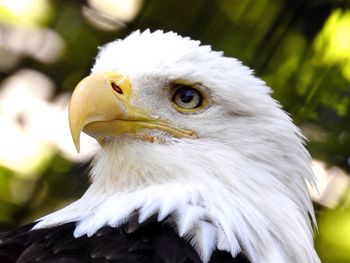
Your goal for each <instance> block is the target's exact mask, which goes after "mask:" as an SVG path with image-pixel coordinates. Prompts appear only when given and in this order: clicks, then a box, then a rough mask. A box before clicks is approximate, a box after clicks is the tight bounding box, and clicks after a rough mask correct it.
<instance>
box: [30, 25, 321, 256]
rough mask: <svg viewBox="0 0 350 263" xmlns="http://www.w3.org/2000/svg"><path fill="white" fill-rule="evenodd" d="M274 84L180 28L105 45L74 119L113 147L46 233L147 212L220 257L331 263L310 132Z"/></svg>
mask: <svg viewBox="0 0 350 263" xmlns="http://www.w3.org/2000/svg"><path fill="white" fill-rule="evenodd" d="M270 93H271V90H270V88H268V87H267V86H266V84H265V82H264V81H262V80H261V79H259V78H257V77H255V76H254V75H253V72H252V70H250V69H249V68H248V67H246V66H243V65H242V63H241V62H240V61H238V60H237V59H234V58H230V57H225V56H224V55H223V53H222V52H216V51H213V50H212V49H211V47H210V46H206V45H200V42H199V41H194V40H191V39H190V38H188V37H181V36H179V35H177V34H176V33H173V32H168V33H163V32H162V31H156V32H153V33H151V32H150V31H148V30H147V31H144V32H140V31H136V32H134V33H132V34H131V35H129V36H128V37H126V38H125V39H124V40H116V41H114V42H111V43H109V44H107V45H105V46H103V47H101V49H100V52H99V54H98V56H97V58H96V62H95V65H94V66H93V68H92V70H91V75H90V76H88V77H86V78H85V79H83V80H82V81H81V82H80V83H79V84H78V86H77V87H76V89H75V90H74V93H73V95H72V98H71V101H70V107H69V121H70V127H71V133H72V136H73V140H74V143H75V145H76V147H77V149H78V150H79V136H80V133H81V132H85V133H87V134H88V135H91V136H92V137H94V138H96V140H98V142H99V143H100V144H101V146H102V147H101V150H100V152H99V153H98V154H97V155H96V156H95V158H94V161H93V164H92V169H91V172H90V174H91V182H92V183H91V186H90V188H89V189H88V190H87V192H86V193H85V195H84V196H83V197H82V198H81V199H79V200H78V201H76V202H75V203H73V204H72V205H70V206H68V207H66V208H64V209H62V210H60V211H58V212H56V213H53V214H51V215H49V216H47V217H44V218H43V219H41V220H40V221H39V223H38V224H37V226H36V227H38V228H40V227H44V226H48V225H53V224H57V223H60V222H70V221H75V222H77V227H76V229H75V236H82V235H85V234H86V235H88V236H92V235H94V233H95V232H96V231H97V230H99V229H100V228H102V227H103V226H106V225H109V226H118V225H121V224H123V223H125V222H127V221H128V220H130V217H131V215H132V214H134V213H135V211H136V212H137V220H138V223H142V222H145V221H146V220H147V219H149V218H150V217H152V216H153V217H154V216H155V217H156V218H157V220H158V221H159V222H165V223H166V224H169V225H171V226H172V227H173V228H174V230H175V231H176V232H177V233H178V235H179V236H180V237H183V238H184V239H186V240H188V241H189V242H190V243H191V245H192V246H193V247H194V248H195V249H196V250H197V252H198V253H199V254H200V256H201V259H202V260H203V261H204V262H208V261H209V259H210V256H211V254H212V253H213V251H214V250H216V249H218V250H224V251H228V252H229V253H231V254H232V255H233V256H235V255H237V254H238V253H240V252H243V253H244V254H245V255H246V256H247V257H248V258H249V260H250V261H251V262H319V259H318V257H317V254H316V252H315V250H314V248H313V235H312V224H313V223H312V222H311V223H310V220H309V218H310V217H311V219H312V220H311V221H313V222H315V218H314V212H313V208H312V203H311V201H310V197H309V193H308V190H307V185H306V184H307V182H308V183H310V184H314V181H315V180H314V176H313V173H312V170H311V168H310V156H309V154H308V152H307V151H306V149H305V148H304V140H303V136H302V135H301V133H300V131H299V129H298V128H297V127H296V126H295V125H294V124H293V123H292V121H291V119H290V117H289V116H288V115H287V114H286V113H285V112H284V111H283V110H282V109H281V106H280V104H279V103H278V102H277V101H275V100H274V99H273V98H271V96H270Z"/></svg>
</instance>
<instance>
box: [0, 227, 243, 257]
mask: <svg viewBox="0 0 350 263" xmlns="http://www.w3.org/2000/svg"><path fill="white" fill-rule="evenodd" d="M33 225H34V224H29V225H25V226H22V227H19V228H17V229H15V230H12V231H9V232H5V233H2V234H0V262H1V263H13V262H18V263H31V262H40V263H44V262H45V263H80V262H81V263H89V262H93V263H134V262H138V263H150V262H159V263H192V262H193V263H200V262H202V261H201V260H200V258H199V256H198V254H197V252H196V251H195V250H194V249H193V248H192V247H191V246H190V244H189V243H188V242H187V241H185V240H184V239H182V238H180V237H179V236H178V235H177V234H176V233H175V231H174V230H173V229H172V228H170V227H169V226H167V225H165V224H162V223H157V222H150V223H147V224H145V225H143V226H140V227H139V228H137V229H136V230H134V231H133V230H132V229H130V225H129V224H126V225H124V226H121V227H118V228H112V227H104V228H102V229H100V230H99V231H98V232H97V233H96V234H95V235H93V236H92V237H87V236H83V237H80V238H74V236H73V231H74V229H75V223H66V224H63V225H59V226H55V227H51V228H46V229H39V230H33V231H31V228H32V227H33ZM210 262H211V263H214V262H220V263H229V262H230V263H247V262H249V261H248V260H247V259H246V257H244V256H243V255H241V254H239V255H237V257H236V258H232V256H231V255H230V254H229V253H227V252H222V251H215V252H214V254H213V256H212V258H211V260H210Z"/></svg>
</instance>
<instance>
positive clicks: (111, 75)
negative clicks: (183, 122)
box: [69, 72, 195, 152]
mask: <svg viewBox="0 0 350 263" xmlns="http://www.w3.org/2000/svg"><path fill="white" fill-rule="evenodd" d="M131 97H132V85H131V81H130V80H129V79H128V78H126V77H125V76H123V75H122V74H120V73H118V72H105V73H99V74H92V75H90V76H88V77H86V78H84V79H83V80H82V81H80V82H79V84H78V85H77V87H76V88H75V89H74V92H73V94H72V97H71V100H70V103H69V125H70V130H71V134H72V137H73V142H74V144H75V147H76V149H77V151H78V152H79V150H80V133H81V132H82V131H84V132H85V133H87V134H88V135H90V136H92V137H94V138H95V139H97V140H98V141H99V142H100V143H102V142H103V140H104V138H105V137H107V136H120V135H123V134H134V135H137V134H139V133H140V131H141V130H144V129H159V130H162V131H165V132H167V133H169V134H171V135H173V136H174V137H177V138H181V137H194V136H195V135H194V133H193V132H192V131H189V130H185V129H180V128H176V127H173V126H171V125H169V124H168V123H167V122H165V121H162V120H158V119H157V120H156V119H154V118H151V117H150V114H149V113H148V112H146V111H144V110H142V109H139V108H137V107H135V106H134V105H133V104H132V103H131ZM141 137H143V139H148V140H149V136H148V137H147V138H146V137H145V136H141Z"/></svg>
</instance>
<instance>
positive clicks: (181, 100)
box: [172, 84, 204, 112]
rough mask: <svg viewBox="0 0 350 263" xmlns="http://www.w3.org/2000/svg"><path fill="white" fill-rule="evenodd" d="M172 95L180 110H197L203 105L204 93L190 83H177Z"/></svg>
mask: <svg viewBox="0 0 350 263" xmlns="http://www.w3.org/2000/svg"><path fill="white" fill-rule="evenodd" d="M174 88H175V92H174V95H173V97H172V101H173V103H174V106H175V108H176V109H177V110H178V111H180V112H195V111H196V110H197V109H199V108H201V106H202V105H203V101H204V98H203V95H202V93H201V92H200V91H199V90H197V89H195V88H193V87H192V86H189V85H183V84H176V85H175V86H174Z"/></svg>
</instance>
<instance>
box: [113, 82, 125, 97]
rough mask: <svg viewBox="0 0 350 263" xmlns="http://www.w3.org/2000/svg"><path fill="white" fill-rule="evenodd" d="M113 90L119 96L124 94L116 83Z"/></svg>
mask: <svg viewBox="0 0 350 263" xmlns="http://www.w3.org/2000/svg"><path fill="white" fill-rule="evenodd" d="M111 86H112V88H113V90H114V91H115V92H117V93H119V94H123V90H122V89H121V87H119V86H118V85H117V84H116V83H115V82H112V83H111Z"/></svg>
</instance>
